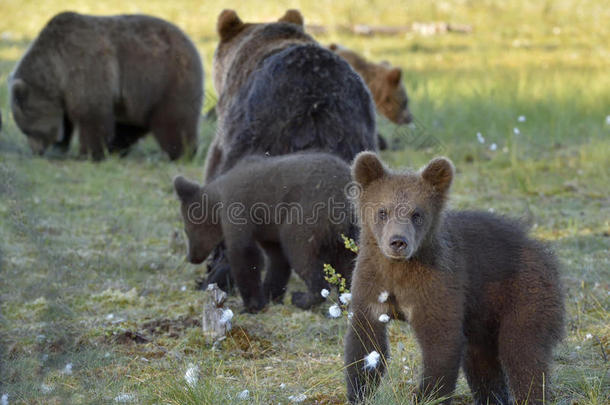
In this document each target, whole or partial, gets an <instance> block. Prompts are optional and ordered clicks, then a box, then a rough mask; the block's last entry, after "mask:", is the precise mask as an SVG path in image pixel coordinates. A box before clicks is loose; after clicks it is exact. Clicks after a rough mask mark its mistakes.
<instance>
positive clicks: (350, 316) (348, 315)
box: [347, 311, 354, 320]
mask: <svg viewBox="0 0 610 405" xmlns="http://www.w3.org/2000/svg"><path fill="white" fill-rule="evenodd" d="M353 317H354V313H353V312H352V311H350V312H348V313H347V319H349V320H351V319H352V318H353Z"/></svg>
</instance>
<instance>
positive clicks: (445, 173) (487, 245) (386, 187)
mask: <svg viewBox="0 0 610 405" xmlns="http://www.w3.org/2000/svg"><path fill="white" fill-rule="evenodd" d="M453 173H454V169H453V165H452V164H451V162H450V161H449V160H447V159H445V158H437V159H434V160H432V161H431V162H430V163H429V164H428V165H427V166H426V167H425V168H424V169H423V170H422V171H421V172H417V173H415V172H405V173H396V172H393V171H390V170H388V169H386V168H385V167H384V165H383V164H382V163H381V161H379V159H378V158H377V156H376V155H375V154H373V153H370V152H363V153H361V154H359V155H358V156H357V157H356V159H355V162H354V164H353V167H352V175H353V177H354V179H355V180H356V182H357V183H359V184H360V185H361V186H362V190H363V191H362V193H361V195H360V196H359V198H358V208H357V213H358V216H359V219H360V225H361V231H360V252H359V254H358V258H357V262H356V268H355V270H354V272H353V280H352V290H351V292H352V304H351V311H352V312H353V317H352V320H351V326H350V328H349V330H348V333H347V336H346V340H345V364H346V367H347V391H348V398H349V400H350V402H352V403H356V402H360V401H363V400H364V399H365V398H366V397H367V396H368V395H369V394H371V393H372V392H373V391H374V389H375V387H376V386H377V385H378V383H379V381H380V378H381V376H382V375H383V372H384V369H385V364H384V362H385V360H386V359H387V358H388V355H389V352H388V339H387V334H386V324H385V323H384V322H382V321H386V320H387V318H388V317H389V318H390V319H400V320H406V321H408V322H409V323H410V324H411V326H412V327H413V330H414V332H415V336H416V338H417V341H418V343H419V346H420V348H421V351H422V362H423V372H422V379H421V383H420V386H419V390H418V395H420V396H428V395H432V396H435V397H449V399H446V400H445V403H449V402H450V401H451V398H450V396H451V395H452V393H453V391H454V388H455V384H456V379H457V377H458V371H459V369H460V367H461V368H462V369H463V371H464V373H465V375H466V379H467V381H468V385H469V386H470V389H471V390H472V394H473V396H474V399H475V402H476V403H477V404H488V403H489V404H491V403H494V404H508V403H511V401H516V402H518V403H519V404H521V403H524V401H526V400H527V401H528V403H540V402H542V401H543V399H544V398H548V397H546V396H545V393H546V392H545V391H546V389H545V387H547V386H548V373H549V366H550V363H551V359H552V350H553V347H554V346H555V345H556V343H557V342H558V341H559V340H560V338H561V337H562V334H563V322H564V305H563V294H562V287H561V283H560V280H559V274H558V265H557V263H556V260H555V258H554V256H553V255H552V254H551V253H550V252H549V251H548V250H547V249H546V248H545V247H544V246H543V245H542V244H541V243H540V242H538V241H536V240H534V239H531V238H530V237H528V235H527V232H526V230H525V229H524V228H523V227H522V226H521V225H520V224H518V223H517V222H516V221H513V220H509V219H506V218H503V217H500V216H496V215H493V214H490V213H487V212H476V211H445V210H444V206H445V202H446V200H447V198H448V193H449V187H450V185H451V182H452V180H453ZM384 314H385V315H387V316H382V315H384ZM380 317H381V318H380ZM373 351H377V352H378V353H379V354H380V355H381V359H382V360H381V361H380V362H379V364H371V362H366V364H363V359H364V358H365V357H366V356H367V355H369V354H370V353H371V352H373ZM369 359H370V358H369ZM373 363H374V362H373Z"/></svg>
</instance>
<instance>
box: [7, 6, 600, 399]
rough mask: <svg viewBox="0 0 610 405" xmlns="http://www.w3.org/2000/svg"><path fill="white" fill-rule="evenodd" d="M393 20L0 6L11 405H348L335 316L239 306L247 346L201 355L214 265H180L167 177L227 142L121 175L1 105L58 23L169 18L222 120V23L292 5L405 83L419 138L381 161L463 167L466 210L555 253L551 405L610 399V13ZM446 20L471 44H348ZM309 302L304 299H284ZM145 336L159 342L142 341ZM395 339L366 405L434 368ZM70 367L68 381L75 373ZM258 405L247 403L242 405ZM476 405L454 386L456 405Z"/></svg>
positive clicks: (481, 10) (243, 9)
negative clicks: (192, 47) (383, 28)
mask: <svg viewBox="0 0 610 405" xmlns="http://www.w3.org/2000/svg"><path fill="white" fill-rule="evenodd" d="M395 3H396V2H386V3H384V2H381V1H373V2H368V1H356V2H351V1H345V0H343V1H337V2H330V1H326V2H308V1H301V2H288V1H281V2H280V1H278V2H265V3H263V4H262V5H258V4H257V5H256V6H255V5H253V4H251V3H250V2H246V1H242V2H218V1H212V2H195V1H184V2H165V1H160V0H159V1H148V2H145V1H132V2H129V4H124V2H119V1H117V0H110V1H106V2H92V1H69V0H66V1H62V2H59V1H46V2H37V1H16V0H4V1H2V2H1V3H0V15H2V18H0V38H1V39H0V109H1V111H2V118H3V124H4V125H3V129H2V132H1V133H0V266H1V267H0V275H1V276H0V277H1V278H0V300H1V301H0V311H1V318H0V322H1V323H0V333H1V335H0V344H1V345H2V346H0V350H1V351H2V352H1V353H0V356H1V358H2V363H1V364H0V366H1V370H0V395H1V394H4V393H7V394H8V395H9V401H10V403H11V404H14V403H25V404H64V403H75V404H92V403H113V402H114V399H115V398H116V397H117V396H119V395H120V394H131V395H133V396H134V398H135V400H136V402H137V403H144V404H157V403H159V404H166V403H168V404H201V403H204V404H224V403H257V404H270V403H274V404H275V403H280V402H281V403H288V402H289V399H288V397H289V396H290V395H298V394H301V393H305V395H306V396H307V399H306V401H305V402H304V403H309V404H341V403H344V401H345V388H344V383H343V370H342V338H343V335H344V332H345V330H346V328H347V323H346V320H345V319H343V318H342V319H335V320H330V319H328V318H327V317H326V310H327V308H328V306H329V304H325V305H322V306H321V307H320V308H317V309H315V310H313V311H301V310H299V309H297V308H295V307H293V306H292V305H290V304H289V303H288V302H287V303H286V304H284V305H273V306H271V307H269V309H268V310H267V311H266V312H264V313H262V314H259V315H256V316H253V315H246V314H238V312H239V310H240V308H241V303H240V301H239V299H238V298H236V297H232V298H230V299H229V301H228V305H229V306H230V307H231V308H233V310H234V311H235V312H236V314H237V315H236V317H235V318H234V324H235V329H234V332H233V333H232V334H231V336H230V337H229V338H227V339H226V340H225V341H224V342H222V343H221V344H219V345H217V346H215V347H210V346H207V345H205V343H204V339H203V337H202V336H201V333H200V329H199V326H198V320H199V318H200V313H201V308H202V297H201V293H200V292H199V291H196V290H195V289H194V287H195V279H196V277H197V276H199V275H201V274H203V272H204V269H203V268H201V267H198V266H193V265H190V264H187V263H185V262H184V248H183V247H182V246H180V245H179V246H176V245H175V243H171V242H170V239H171V238H170V235H171V234H172V233H173V232H174V231H176V230H178V231H180V230H181V228H182V224H181V219H180V213H179V207H178V203H177V202H176V201H175V198H174V196H173V195H172V187H171V178H172V177H173V176H174V175H176V174H178V173H182V174H185V175H187V176H189V177H191V178H194V179H201V177H202V171H203V160H204V156H205V148H206V145H207V142H209V139H210V138H211V136H212V134H213V131H214V128H213V126H211V125H210V124H206V126H204V127H203V128H202V131H201V139H202V144H203V146H202V148H201V150H200V151H199V152H198V155H197V157H196V158H195V159H193V160H192V161H179V162H177V163H171V162H169V161H168V160H167V159H166V158H165V157H164V156H163V155H162V154H161V152H160V151H159V150H158V148H157V146H156V145H155V144H154V141H153V140H152V139H150V138H149V139H146V140H145V141H143V142H141V143H140V144H138V145H137V146H136V148H135V149H134V150H133V151H132V153H131V154H130V155H129V156H127V157H126V158H122V159H121V158H117V157H111V158H109V159H107V160H106V161H104V162H102V163H99V164H94V163H91V162H86V161H82V160H80V159H78V158H77V156H76V148H75V147H73V148H72V150H71V152H70V154H69V155H68V156H67V157H65V158H60V157H54V158H38V157H33V156H31V154H30V153H29V151H28V148H27V144H26V142H25V137H24V136H23V135H22V134H21V133H20V132H19V130H18V129H17V128H16V126H15V124H14V122H13V121H12V118H10V116H9V115H10V114H9V112H8V104H7V101H8V96H7V88H6V78H7V76H8V74H9V73H10V71H11V70H12V68H13V66H14V64H15V62H16V61H17V60H18V58H19V57H20V55H22V53H23V52H24V51H25V49H26V47H27V44H28V43H29V42H30V41H31V40H32V39H33V38H34V37H35V35H36V34H37V32H38V31H39V30H40V28H41V27H42V26H43V25H44V23H45V22H46V21H47V20H48V19H49V18H50V17H51V16H52V15H53V14H54V13H56V12H58V11H61V10H65V9H72V10H77V11H81V12H92V13H100V14H112V13H120V12H146V13H151V14H155V15H158V16H160V17H163V18H166V19H168V20H171V21H174V22H175V23H176V24H178V25H179V26H181V27H182V28H183V29H184V30H185V31H186V32H187V33H188V34H189V35H191V37H192V38H193V39H194V41H195V42H196V44H197V46H198V47H199V50H200V51H201V53H202V56H203V59H204V61H205V69H206V73H207V78H208V80H206V90H207V92H208V94H209V97H208V100H209V101H208V102H207V103H206V109H207V108H209V107H211V106H212V105H213V100H214V99H215V95H214V93H213V89H212V83H211V80H210V79H209V78H210V77H211V61H212V56H213V50H214V47H215V44H216V41H217V39H216V35H215V33H214V27H215V22H216V16H217V15H218V13H219V11H220V10H221V9H222V8H225V7H233V8H235V9H237V10H238V11H239V12H240V15H241V16H242V18H243V19H244V20H260V21H264V20H272V19H277V18H278V17H279V16H280V15H281V14H283V12H284V10H285V9H286V8H289V7H297V8H300V9H301V10H302V11H303V14H304V16H305V18H306V21H307V22H308V23H312V24H324V25H326V26H328V27H329V28H331V30H330V32H329V33H328V34H327V35H325V36H321V37H320V38H319V40H320V41H321V42H322V43H324V44H326V43H330V42H339V43H342V44H344V45H346V46H349V47H351V48H354V49H356V50H358V51H360V52H362V53H363V54H364V55H366V56H367V57H369V58H371V59H374V60H382V59H386V60H388V61H390V62H391V63H392V64H395V65H398V66H401V67H402V68H403V69H404V71H405V74H404V77H405V83H406V86H407V90H408V92H409V95H410V98H411V100H412V111H413V113H414V114H415V116H416V118H417V126H416V129H415V130H413V129H411V130H409V132H407V133H405V132H404V129H400V128H396V127H395V126H393V125H392V124H390V123H388V122H386V121H384V120H382V119H380V120H379V127H380V131H381V132H382V133H383V134H384V135H385V136H386V137H387V138H388V139H389V140H390V142H391V144H392V145H394V146H395V150H392V151H389V152H386V153H384V154H383V157H384V159H385V160H386V161H388V162H389V163H390V164H391V165H392V166H393V167H406V166H409V167H420V166H421V165H423V164H424V163H425V162H427V161H428V160H429V159H430V158H432V157H433V156H435V155H437V154H443V155H446V156H449V157H450V158H451V159H453V161H454V163H455V165H456V167H457V170H458V175H457V178H456V182H455V185H454V187H453V195H452V200H451V205H452V207H454V208H479V209H493V210H495V211H496V212H502V213H506V214H509V215H513V216H517V217H524V218H527V219H528V220H529V221H530V222H532V224H533V225H532V228H533V233H534V234H535V235H536V236H537V237H540V238H542V239H544V240H546V241H548V242H549V243H550V244H551V245H552V246H553V248H554V249H555V251H556V253H557V255H558V256H559V258H560V261H561V263H562V267H563V269H562V274H563V279H564V283H565V286H566V290H567V310H568V322H567V337H566V339H565V340H564V341H563V342H562V343H561V345H560V346H559V347H558V349H557V351H556V353H555V363H554V369H553V376H552V381H551V383H552V386H553V391H554V392H555V398H554V399H552V400H551V401H550V402H552V403H558V404H600V405H601V404H607V403H609V402H610V382H609V378H610V376H609V366H608V365H609V363H608V361H607V360H605V359H604V355H606V356H607V355H610V353H608V352H610V348H609V347H608V346H609V342H610V315H609V314H610V312H609V311H610V309H609V306H610V270H609V269H610V257H609V254H608V252H609V247H610V236H609V235H610V223H609V221H610V220H609V215H608V214H609V213H610V197H609V194H608V184H610V136H609V135H610V125H608V124H606V117H607V116H608V115H610V75H608V71H609V70H610V47H609V45H608V38H610V26H609V25H608V24H607V21H610V8H608V7H607V6H606V5H605V4H604V2H602V1H587V2H577V1H574V0H559V1H553V2H552V1H546V2H533V1H532V2H526V1H523V0H518V1H515V2H501V1H491V0H488V1H483V2H469V1H444V2H434V3H430V4H428V3H426V2H414V1H408V2H401V4H402V5H397V4H395ZM507 3H509V4H507ZM436 20H441V21H448V22H454V23H466V24H471V25H472V26H473V28H474V31H473V33H472V34H468V35H461V34H446V35H439V36H431V37H425V36H421V35H418V34H407V35H403V36H397V37H384V36H379V37H371V38H364V37H358V36H352V35H347V34H345V33H341V32H340V31H337V30H334V29H333V27H336V26H338V25H340V24H356V23H369V24H372V25H382V24H388V25H404V24H407V23H410V22H412V21H436ZM520 115H523V116H525V117H526V121H525V122H518V120H517V117H518V116H520ZM515 127H516V128H518V129H519V132H520V134H519V135H515V134H514V132H513V131H514V128H515ZM477 132H481V134H482V135H483V136H484V138H485V144H479V143H478V142H477V138H476V133H477ZM492 142H493V143H496V144H497V150H495V151H491V150H489V145H490V144H491V143H492ZM301 286H302V284H301V282H300V281H299V280H296V279H295V280H292V281H291V284H290V288H291V289H296V288H300V287H301ZM183 287H186V288H183ZM136 331H138V332H139V333H140V334H141V335H142V336H144V337H145V338H146V340H147V341H146V342H145V343H136V342H134V341H133V339H131V338H130V336H133V332H136ZM589 336H590V337H589ZM390 340H391V348H392V354H393V355H392V359H391V360H390V361H389V374H388V375H389V378H387V379H386V381H385V382H384V384H383V385H382V386H381V389H380V390H379V391H378V393H377V395H376V397H375V398H374V400H373V401H372V402H373V403H375V404H388V403H399V404H403V403H404V404H406V403H410V394H411V392H412V390H413V389H414V387H415V384H416V381H417V375H418V369H419V367H420V358H419V352H418V349H417V346H416V343H415V340H414V337H413V335H412V333H411V331H410V329H409V327H408V325H406V324H398V323H394V324H392V325H391V326H390ZM68 363H71V364H72V374H66V373H64V372H63V370H64V369H65V366H66V364H68ZM189 364H195V365H197V366H198V367H199V368H200V370H201V377H200V379H199V384H198V385H197V386H195V387H194V388H189V387H188V386H187V385H186V383H185V380H184V373H185V371H186V369H187V368H188V367H189ZM405 366H406V367H407V368H405ZM281 384H285V386H280V385H281ZM244 389H248V390H249V401H243V400H238V399H236V396H237V394H239V393H240V392H241V391H243V390H244ZM470 401H471V396H470V393H469V391H468V388H467V386H466V383H465V381H464V379H463V378H460V380H459V384H458V389H457V391H456V401H455V402H457V403H469V402H470Z"/></svg>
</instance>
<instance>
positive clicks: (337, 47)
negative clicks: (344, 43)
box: [328, 44, 339, 52]
mask: <svg viewBox="0 0 610 405" xmlns="http://www.w3.org/2000/svg"><path fill="white" fill-rule="evenodd" d="M328 49H330V50H331V51H333V52H335V51H336V50H337V49H339V45H337V44H330V45H328Z"/></svg>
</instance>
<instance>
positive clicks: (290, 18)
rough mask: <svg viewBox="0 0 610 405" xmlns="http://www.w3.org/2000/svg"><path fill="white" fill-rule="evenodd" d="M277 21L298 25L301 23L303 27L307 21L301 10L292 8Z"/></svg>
mask: <svg viewBox="0 0 610 405" xmlns="http://www.w3.org/2000/svg"><path fill="white" fill-rule="evenodd" d="M277 21H278V22H285V23H291V24H296V25H300V26H301V27H302V26H303V24H304V23H305V21H304V20H303V15H302V14H301V12H300V11H299V10H295V9H290V10H288V11H286V14H284V16H283V17H282V18H280V19H279V20H277Z"/></svg>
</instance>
